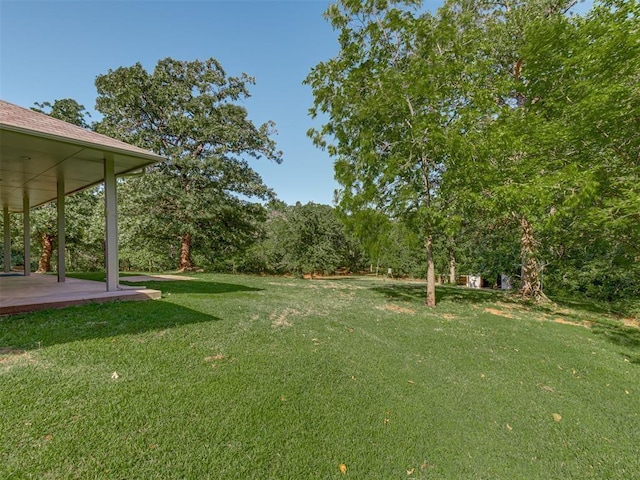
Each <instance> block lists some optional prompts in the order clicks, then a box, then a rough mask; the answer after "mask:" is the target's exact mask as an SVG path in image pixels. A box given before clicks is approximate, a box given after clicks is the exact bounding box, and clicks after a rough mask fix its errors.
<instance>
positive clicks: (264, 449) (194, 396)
mask: <svg viewBox="0 0 640 480" xmlns="http://www.w3.org/2000/svg"><path fill="white" fill-rule="evenodd" d="M145 285H147V286H148V287H150V288H157V289H160V290H162V291H163V299H162V300H158V301H153V302H132V303H126V302H125V303H115V304H96V305H86V306H80V307H72V308H67V309H64V310H59V311H46V312H39V313H33V314H28V315H20V316H13V317H5V318H1V319H0V349H1V350H0V478H3V479H10V478H16V479H18V478H19V479H23V478H25V479H28V478H38V479H41V478H56V479H57V478H82V479H87V478H116V479H149V478H167V479H177V478H181V479H182V478H184V479H208V478H211V479H240V478H242V479H248V478H256V479H269V478H273V479H300V478H310V479H311V478H313V479H318V478H323V479H324V478H361V479H391V478H438V479H442V478H455V479H458V478H460V479H471V478H474V479H475V478H491V479H501V478H504V479H516V478H522V479H535V478H541V479H549V478H598V479H601V478H620V479H631V478H640V456H639V455H638V445H640V400H639V397H640V334H639V330H638V329H637V328H633V327H625V326H623V325H622V324H621V322H620V321H619V320H617V319H615V318H612V317H608V316H606V314H604V313H598V312H594V311H593V309H581V308H580V305H571V306H566V305H559V306H555V307H553V308H549V307H547V308H537V307H532V306H523V305H521V304H519V303H517V302H514V301H512V300H511V299H510V298H509V297H507V296H504V295H502V294H501V293H500V292H484V291H473V290H466V289H459V288H453V287H451V288H447V287H443V288H441V289H439V290H438V300H439V304H438V307H436V308H435V309H426V308H424V307H423V306H422V303H423V295H424V286H423V285H421V284H415V283H408V282H397V281H391V282H390V281H382V280H375V279H365V278H362V279H346V278H345V279H342V280H313V281H308V280H307V281H305V280H297V279H289V278H272V277H265V278H260V277H249V276H231V275H209V274H200V275H197V276H196V280H193V281H181V282H180V281H178V282H157V283H154V282H145ZM585 325H587V326H589V328H585ZM341 465H343V466H344V467H346V471H345V473H342V472H341V470H340V466H341ZM344 467H343V468H344Z"/></svg>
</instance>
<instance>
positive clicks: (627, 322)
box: [622, 318, 640, 328]
mask: <svg viewBox="0 0 640 480" xmlns="http://www.w3.org/2000/svg"><path fill="white" fill-rule="evenodd" d="M622 323H623V324H624V326H625V327H635V328H640V320H638V319H637V318H623V319H622Z"/></svg>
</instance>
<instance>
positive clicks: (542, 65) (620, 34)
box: [523, 0, 640, 300]
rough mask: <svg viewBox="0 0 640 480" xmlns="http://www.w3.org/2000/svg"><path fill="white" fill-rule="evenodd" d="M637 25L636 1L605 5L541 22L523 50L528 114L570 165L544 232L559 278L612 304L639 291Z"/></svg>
mask: <svg viewBox="0 0 640 480" xmlns="http://www.w3.org/2000/svg"><path fill="white" fill-rule="evenodd" d="M639 18H640V5H639V4H638V2H637V1H634V0H614V1H603V2H599V3H596V5H595V6H594V8H593V9H592V10H591V11H590V12H588V14H586V15H585V16H581V17H569V18H567V17H564V16H560V17H556V18H555V19H554V21H552V22H544V23H543V22H536V23H533V24H532V25H530V26H529V28H528V30H527V39H528V41H527V43H526V45H525V46H524V48H523V55H525V56H526V58H527V60H528V61H527V63H526V64H525V73H526V75H527V77H528V78H529V79H530V80H529V82H528V84H527V96H528V98H530V99H531V100H530V102H529V103H528V109H529V117H531V118H535V119H540V120H538V123H541V124H542V125H543V126H544V127H545V128H544V129H542V128H538V129H537V130H538V131H539V133H538V136H539V137H540V138H547V139H548V140H547V142H548V144H547V151H548V152H549V153H550V155H554V156H555V154H556V152H561V153H562V155H563V157H564V162H565V163H566V164H567V168H566V173H565V175H564V176H560V177H559V178H557V179H556V182H557V184H559V185H561V186H562V187H563V188H562V189H561V190H560V191H559V192H558V189H556V192H558V193H556V195H555V197H554V199H553V200H554V203H553V215H549V216H548V219H547V222H546V223H545V225H544V230H543V235H545V236H546V240H547V243H548V245H549V261H550V262H551V271H552V275H554V278H555V279H556V281H557V282H558V283H560V284H564V285H565V286H571V288H577V289H578V290H580V291H582V292H585V293H589V294H590V295H593V296H597V297H600V298H604V299H607V300H613V299H615V298H620V297H621V296H624V295H627V296H634V295H635V296H637V295H639V294H640V281H638V280H637V278H638V273H640V272H639V270H638V263H639V261H640V246H639V245H640V244H639V242H638V238H640V156H639V153H638V152H640V131H639V130H638V128H637V125H638V120H639V119H640V116H639V113H638V112H640V95H638V94H639V93H640V91H639V90H638V84H639V80H640V29H639V26H640V22H639V20H638V19H639ZM558 180H562V183H560V182H558Z"/></svg>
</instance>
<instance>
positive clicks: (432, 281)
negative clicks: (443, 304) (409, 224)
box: [424, 234, 436, 307]
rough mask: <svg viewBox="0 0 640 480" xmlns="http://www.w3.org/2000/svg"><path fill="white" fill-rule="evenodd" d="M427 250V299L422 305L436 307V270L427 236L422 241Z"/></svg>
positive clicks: (429, 236)
mask: <svg viewBox="0 0 640 480" xmlns="http://www.w3.org/2000/svg"><path fill="white" fill-rule="evenodd" d="M424 244H425V247H426V249H427V299H426V301H425V302H424V304H425V305H426V306H427V307H435V306H436V268H435V265H434V263H433V239H432V238H431V235H430V234H429V235H427V236H426V239H425V241H424Z"/></svg>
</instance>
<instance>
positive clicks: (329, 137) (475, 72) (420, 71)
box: [306, 0, 488, 306]
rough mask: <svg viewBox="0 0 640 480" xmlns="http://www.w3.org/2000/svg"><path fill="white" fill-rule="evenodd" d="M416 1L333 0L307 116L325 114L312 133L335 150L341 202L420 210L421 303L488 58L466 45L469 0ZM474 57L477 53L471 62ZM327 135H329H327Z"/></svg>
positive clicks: (431, 281) (470, 32)
mask: <svg viewBox="0 0 640 480" xmlns="http://www.w3.org/2000/svg"><path fill="white" fill-rule="evenodd" d="M419 5H420V2H418V1H403V2H386V1H383V2H379V1H366V2H353V1H347V0H344V1H340V2H338V3H336V4H334V5H332V6H331V7H330V8H329V9H328V10H327V12H326V16H327V18H328V19H329V21H330V22H331V24H332V25H333V27H334V28H335V29H337V30H339V41H340V46H341V51H340V54H339V55H338V56H337V57H336V58H334V59H331V60H329V61H327V62H322V63H320V64H318V65H317V66H316V67H315V68H314V69H313V70H312V71H311V73H310V74H309V76H308V77H307V79H306V82H307V83H308V84H310V85H311V87H312V89H313V93H314V97H315V103H314V107H313V108H312V109H311V114H312V116H316V115H318V114H328V117H329V120H328V122H327V123H326V124H324V125H323V126H322V127H321V128H320V129H319V130H312V131H311V132H310V135H311V136H312V137H313V138H314V141H315V143H316V144H317V145H318V146H320V147H326V148H327V149H328V152H329V154H330V155H332V156H333V157H335V158H336V162H335V171H336V179H337V180H338V182H339V183H340V184H341V186H342V189H341V191H340V192H339V201H340V206H341V207H342V208H343V209H345V210H348V211H357V210H358V209H360V208H371V207H374V208H380V209H384V210H386V211H388V212H389V213H390V215H391V216H393V217H394V218H398V219H401V218H405V217H407V218H408V217H411V218H420V219H421V222H422V228H421V230H422V237H423V241H424V248H425V252H426V263H427V292H426V301H425V304H426V305H427V306H435V303H436V299H435V266H434V255H433V242H434V235H435V233H436V231H437V230H438V228H439V226H440V225H441V224H442V222H443V221H445V218H444V217H443V216H442V215H441V212H440V210H439V209H438V208H437V203H438V202H436V199H437V198H438V197H439V196H442V195H445V194H446V193H445V192H444V191H442V190H441V189H440V182H441V178H442V174H443V172H444V171H445V170H446V168H447V163H448V162H449V160H450V158H451V156H452V152H453V151H454V150H455V149H456V148H458V147H457V146H456V145H457V144H459V143H460V142H463V141H464V133H465V132H466V131H467V130H468V129H469V128H470V127H469V125H468V124H467V123H466V122H467V119H470V118H475V117H476V116H477V113H476V111H477V110H478V108H479V107H483V106H484V105H485V104H486V103H487V101H488V99H487V98H486V95H485V94H484V93H483V92H484V91H483V89H482V88H480V87H481V86H482V85H481V82H479V81H476V82H475V83H474V82H471V81H469V80H470V79H476V78H482V75H480V74H479V72H480V71H481V69H482V68H485V64H484V63H483V62H482V61H481V60H480V56H479V55H475V56H473V57H472V55H471V53H474V52H472V51H471V50H470V49H469V45H470V44H473V41H474V39H476V38H477V36H478V35H479V33H480V30H479V28H478V26H477V25H476V23H475V22H474V20H475V18H476V11H475V7H474V6H473V5H474V4H473V2H465V7H468V9H461V8H457V6H456V5H453V6H452V7H451V8H449V7H447V6H446V5H445V8H442V9H440V10H439V11H438V13H437V14H436V15H432V14H430V13H428V12H425V13H422V14H418V13H417V8H418V7H419ZM471 59H473V60H474V62H472V61H470V60H471ZM331 142H333V143H331Z"/></svg>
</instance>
